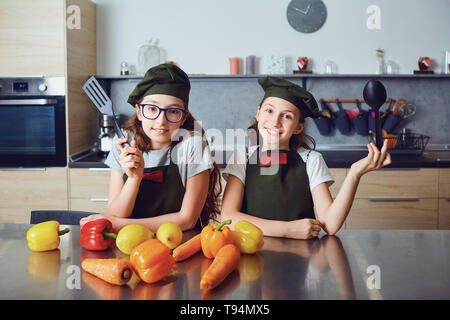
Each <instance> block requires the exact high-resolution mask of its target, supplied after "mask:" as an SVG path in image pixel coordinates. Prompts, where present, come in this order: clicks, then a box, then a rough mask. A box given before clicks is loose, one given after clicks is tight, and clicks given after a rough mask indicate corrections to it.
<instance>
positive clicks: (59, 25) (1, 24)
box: [0, 0, 98, 155]
mask: <svg viewBox="0 0 450 320" xmlns="http://www.w3.org/2000/svg"><path fill="white" fill-rule="evenodd" d="M95 9H96V7H95V3H93V2H92V1H90V0H64V1H61V0H45V1H44V0H42V1H35V0H20V1H16V0H2V2H1V10H0V30H2V31H1V37H0V48H2V49H1V51H2V53H1V58H2V68H0V76H16V77H17V76H26V75H42V76H44V77H55V76H59V77H65V88H66V90H65V92H66V128H67V135H66V136H67V155H71V154H74V153H77V152H80V151H83V150H86V149H87V148H89V147H91V146H92V145H93V144H94V143H95V142H96V139H97V127H98V116H97V111H96V109H95V107H94V106H93V105H92V104H91V102H90V100H89V98H88V97H87V96H86V94H84V92H82V85H83V83H84V82H85V81H86V80H87V79H88V77H89V76H90V75H93V74H96V72H97V65H96V63H97V62H96V61H97V57H96V10H95ZM74 21H77V22H79V24H77V23H73V22H74Z"/></svg>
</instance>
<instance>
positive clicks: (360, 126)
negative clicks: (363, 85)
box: [351, 99, 369, 136]
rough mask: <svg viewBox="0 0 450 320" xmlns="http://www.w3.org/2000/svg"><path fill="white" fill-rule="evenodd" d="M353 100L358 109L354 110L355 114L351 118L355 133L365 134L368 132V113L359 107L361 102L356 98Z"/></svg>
mask: <svg viewBox="0 0 450 320" xmlns="http://www.w3.org/2000/svg"><path fill="white" fill-rule="evenodd" d="M355 102H356V107H357V108H358V111H356V110H354V111H355V113H357V115H356V117H354V118H353V119H351V120H352V123H353V126H354V127H355V130H356V133H358V134H359V135H362V136H365V135H367V134H368V132H369V123H368V115H369V113H368V112H367V111H366V110H363V109H362V108H361V102H360V101H359V100H358V99H355Z"/></svg>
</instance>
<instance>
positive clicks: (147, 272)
mask: <svg viewBox="0 0 450 320" xmlns="http://www.w3.org/2000/svg"><path fill="white" fill-rule="evenodd" d="M130 262H131V263H132V264H133V267H134V269H135V271H136V273H137V274H138V275H139V277H140V278H141V279H142V280H143V281H145V282H147V283H153V282H157V281H159V280H161V279H162V278H164V277H165V276H167V275H168V274H169V273H170V271H171V270H172V267H173V265H174V264H175V260H174V258H173V257H172V255H171V254H170V249H169V248H168V247H167V246H166V245H165V244H164V243H162V242H161V241H159V240H158V239H149V240H146V241H144V242H142V243H141V244H139V245H138V246H137V247H135V248H134V249H133V250H132V251H131V253H130Z"/></svg>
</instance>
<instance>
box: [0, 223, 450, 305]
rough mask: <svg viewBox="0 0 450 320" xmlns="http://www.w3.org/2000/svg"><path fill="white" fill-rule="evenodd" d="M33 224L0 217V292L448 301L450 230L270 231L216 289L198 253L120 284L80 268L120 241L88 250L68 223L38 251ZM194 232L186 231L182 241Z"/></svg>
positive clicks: (1, 295) (114, 253)
mask: <svg viewBox="0 0 450 320" xmlns="http://www.w3.org/2000/svg"><path fill="white" fill-rule="evenodd" d="M30 227H31V225H29V224H0V240H1V242H0V260H1V261H2V263H1V264H0V299H50V300H54V299H65V300H96V299H120V300H128V299H168V300H199V299H206V300H208V299H214V300H247V299H252V300H253V299H254V300H266V299H273V300H284V299H288V300H304V299H305V300H308V299H312V300H318V299H319V300H321V299H324V300H328V299H333V300H334V299H338V300H339V299H364V300H366V299H374V300H392V299H439V300H442V299H449V298H450V255H449V251H448V248H449V247H450V230H341V231H339V233H338V235H337V236H327V235H325V234H323V233H321V234H320V237H319V238H315V239H312V240H292V239H282V238H273V237H265V238H264V247H263V248H262V251H260V252H258V253H257V254H255V255H241V261H240V264H239V266H238V268H237V270H235V271H234V272H232V273H231V274H230V275H229V276H228V277H227V278H226V279H225V281H224V282H223V283H222V284H221V285H220V286H219V287H217V288H216V289H214V290H212V291H201V290H200V285H199V284H200V279H201V272H202V269H203V270H204V268H206V267H207V266H208V262H210V260H209V259H207V258H205V257H204V256H203V254H202V253H201V252H198V253H197V254H195V255H194V256H193V257H191V258H189V259H188V260H185V261H183V262H179V263H176V264H175V266H174V268H173V270H172V274H171V275H169V276H168V277H166V278H165V279H163V280H162V281H159V282H157V283H154V284H147V283H144V282H143V281H140V279H139V277H137V276H136V275H133V277H132V278H131V280H130V282H129V283H128V284H127V285H124V286H115V285H110V284H108V283H106V282H104V281H103V280H100V279H98V278H96V277H94V276H92V275H90V274H87V273H85V272H83V271H82V270H81V267H80V265H81V261H82V260H83V259H84V258H88V257H89V258H94V257H97V258H113V257H116V258H122V257H124V254H122V253H121V252H120V251H118V250H117V248H115V247H114V248H112V249H109V250H107V251H97V252H95V251H88V250H85V249H83V248H82V247H81V246H80V244H79V242H78V241H79V237H80V227H79V226H69V227H70V229H71V231H70V232H69V233H68V234H65V235H63V236H61V243H60V245H59V248H58V249H56V250H53V251H47V252H32V251H31V250H30V249H29V248H28V247H27V241H26V232H27V230H28V229H29V228H30ZM64 227H65V226H62V228H64ZM193 235H195V232H193V231H189V232H185V233H183V237H184V240H186V239H189V238H190V237H192V236H193ZM125 258H126V257H125Z"/></svg>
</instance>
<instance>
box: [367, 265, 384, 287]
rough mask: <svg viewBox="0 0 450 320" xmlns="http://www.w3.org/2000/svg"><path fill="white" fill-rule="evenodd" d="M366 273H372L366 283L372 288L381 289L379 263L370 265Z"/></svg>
mask: <svg viewBox="0 0 450 320" xmlns="http://www.w3.org/2000/svg"><path fill="white" fill-rule="evenodd" d="M366 273H367V274H370V276H369V277H368V278H367V281H366V285H367V288H368V289H370V290H373V289H378V290H379V289H381V270H380V267H379V266H377V265H374V264H373V265H370V266H368V267H367V269H366Z"/></svg>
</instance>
